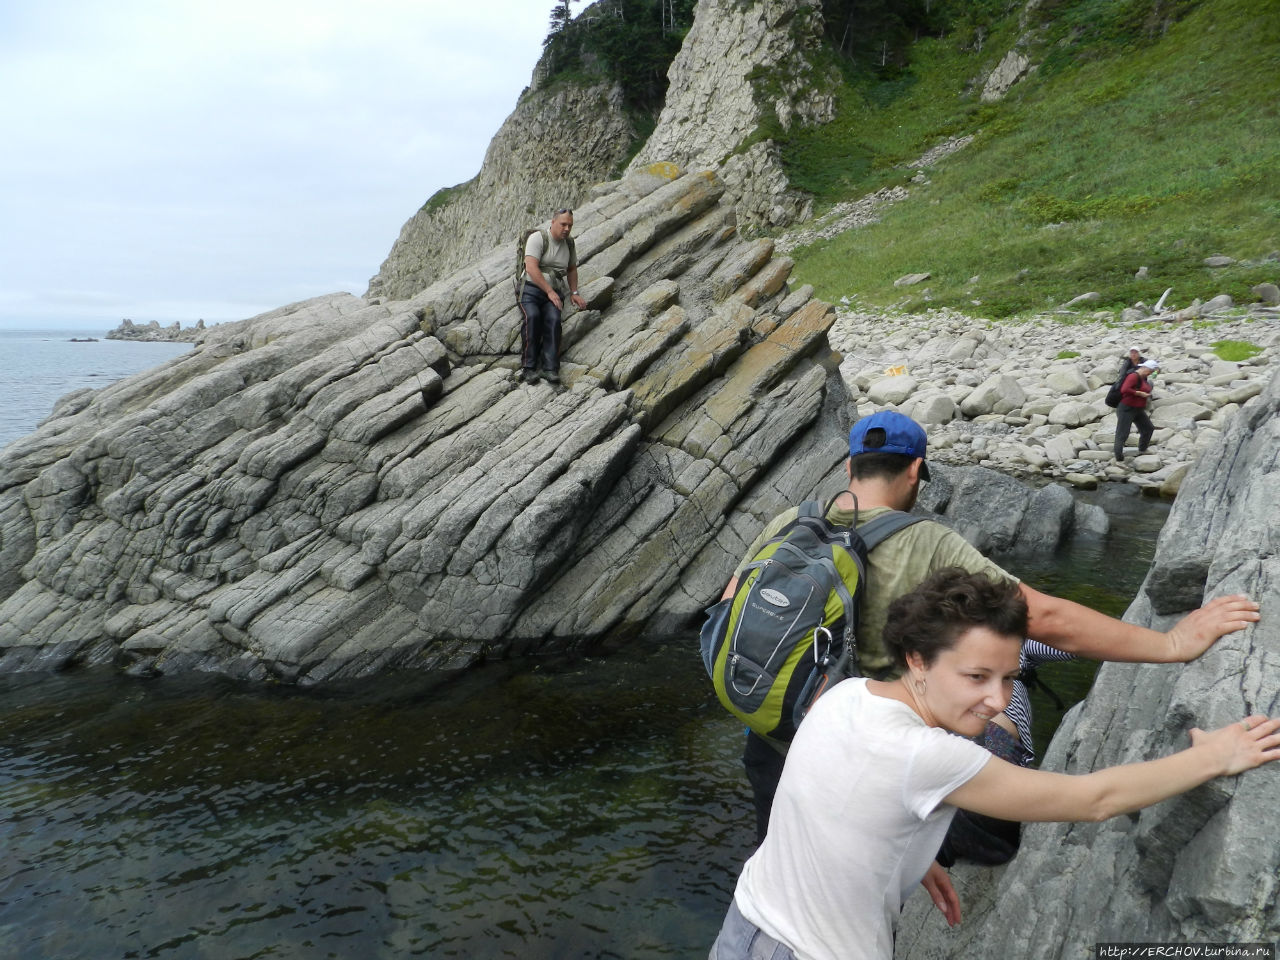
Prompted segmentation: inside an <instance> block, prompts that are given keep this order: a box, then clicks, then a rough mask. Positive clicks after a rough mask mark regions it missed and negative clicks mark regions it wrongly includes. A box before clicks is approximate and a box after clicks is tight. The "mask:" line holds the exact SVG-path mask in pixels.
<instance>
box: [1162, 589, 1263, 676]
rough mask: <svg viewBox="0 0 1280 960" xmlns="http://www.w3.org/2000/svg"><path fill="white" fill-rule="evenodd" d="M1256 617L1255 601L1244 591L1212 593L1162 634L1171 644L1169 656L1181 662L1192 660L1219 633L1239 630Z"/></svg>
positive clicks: (1205, 648)
mask: <svg viewBox="0 0 1280 960" xmlns="http://www.w3.org/2000/svg"><path fill="white" fill-rule="evenodd" d="M1258 619H1259V614H1258V605H1257V604H1256V603H1254V602H1253V601H1252V600H1250V599H1249V598H1248V597H1246V596H1245V595H1244V594H1242V593H1236V594H1232V595H1231V596H1228V597H1216V598H1215V599H1213V600H1210V601H1209V602H1208V603H1206V604H1205V605H1204V606H1203V607H1201V608H1200V609H1199V610H1193V611H1192V612H1191V613H1189V614H1187V615H1186V616H1185V617H1183V618H1182V619H1181V620H1179V621H1178V622H1177V623H1176V624H1174V625H1173V629H1171V630H1170V631H1169V632H1168V633H1166V634H1165V637H1166V638H1167V639H1168V641H1169V645H1170V647H1171V648H1172V656H1171V658H1170V659H1171V660H1172V661H1180V662H1184V663H1185V662H1186V661H1188V660H1194V659H1195V658H1196V657H1198V656H1200V654H1202V653H1204V652H1205V651H1206V650H1208V649H1209V648H1210V647H1211V646H1213V644H1214V643H1215V642H1216V641H1217V640H1218V638H1219V637H1222V636H1225V635H1226V634H1228V633H1235V632H1236V631H1237V630H1243V629H1244V628H1245V627H1247V626H1249V625H1250V624H1252V623H1257V622H1258Z"/></svg>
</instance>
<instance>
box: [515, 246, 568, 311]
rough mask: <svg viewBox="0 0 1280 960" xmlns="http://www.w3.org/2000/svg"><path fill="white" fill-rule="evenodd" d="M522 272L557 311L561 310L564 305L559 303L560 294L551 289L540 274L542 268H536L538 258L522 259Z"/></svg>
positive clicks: (528, 257)
mask: <svg viewBox="0 0 1280 960" xmlns="http://www.w3.org/2000/svg"><path fill="white" fill-rule="evenodd" d="M524 272H525V275H526V276H527V277H528V278H529V282H530V283H532V284H533V285H534V286H535V287H537V288H538V289H539V290H541V291H542V292H543V293H545V294H546V295H547V299H548V300H550V301H551V303H552V304H553V305H554V306H555V308H556V309H557V310H560V309H562V308H563V306H564V304H563V303H561V302H560V294H558V293H556V292H555V290H553V289H552V287H551V284H550V283H548V282H547V278H546V277H545V276H543V274H542V268H541V267H539V266H538V258H537V257H530V256H526V257H525V258H524Z"/></svg>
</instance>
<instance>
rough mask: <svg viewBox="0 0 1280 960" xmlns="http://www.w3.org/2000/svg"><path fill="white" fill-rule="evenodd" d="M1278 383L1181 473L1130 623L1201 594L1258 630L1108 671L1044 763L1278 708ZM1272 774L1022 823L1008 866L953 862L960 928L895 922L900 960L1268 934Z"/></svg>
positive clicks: (1077, 952) (1277, 870)
mask: <svg viewBox="0 0 1280 960" xmlns="http://www.w3.org/2000/svg"><path fill="white" fill-rule="evenodd" d="M1278 413H1280V382H1278V381H1276V380H1272V382H1271V384H1270V385H1269V386H1268V387H1267V389H1266V391H1265V392H1264V393H1263V394H1262V395H1261V396H1260V397H1259V398H1257V399H1255V400H1253V401H1250V402H1249V403H1248V404H1246V405H1245V406H1244V407H1243V408H1242V409H1241V411H1240V413H1239V414H1238V415H1237V417H1236V419H1235V421H1234V422H1233V424H1232V427H1231V428H1230V430H1229V432H1228V433H1227V435H1226V437H1225V438H1224V442H1223V443H1222V444H1221V445H1219V446H1218V447H1216V448H1214V449H1213V450H1210V451H1208V452H1206V453H1205V454H1204V456H1203V457H1202V458H1201V459H1200V460H1199V461H1198V462H1197V464H1196V465H1195V466H1194V467H1193V468H1192V469H1191V471H1190V473H1189V475H1188V476H1187V479H1186V480H1185V481H1184V483H1183V486H1182V490H1181V492H1180V494H1179V496H1178V500H1177V503H1176V504H1175V506H1174V509H1173V512H1172V514H1171V515H1170V518H1169V521H1168V522H1167V523H1166V525H1165V528H1164V530H1163V531H1162V533H1161V535H1160V542H1159V544H1158V546H1157V550H1156V558H1155V562H1154V563H1153V565H1152V567H1151V570H1150V571H1149V572H1148V574H1147V579H1146V581H1145V583H1144V584H1143V588H1142V590H1141V592H1140V593H1139V595H1138V597H1137V599H1136V600H1135V601H1134V603H1133V605H1132V606H1131V607H1130V608H1129V612H1128V614H1127V615H1126V619H1128V620H1130V621H1133V622H1136V623H1140V624H1143V625H1147V626H1151V627H1154V628H1156V629H1162V630H1163V629H1167V628H1168V627H1169V626H1171V625H1172V624H1173V622H1175V620H1176V619H1177V618H1178V617H1179V616H1180V615H1181V614H1182V613H1183V612H1185V611H1187V610H1189V609H1192V608H1194V607H1196V606H1197V605H1199V604H1200V603H1201V601H1202V598H1207V597H1215V596H1221V595H1223V594H1232V593H1245V594H1248V595H1250V596H1252V597H1253V598H1254V599H1256V600H1258V601H1259V602H1260V603H1261V604H1262V620H1261V621H1260V622H1259V623H1258V624H1256V625H1254V626H1252V627H1250V628H1249V629H1248V630H1246V631H1244V632H1243V633H1240V634H1234V635H1231V636H1228V637H1226V638H1224V639H1223V640H1220V641H1219V642H1218V643H1217V644H1216V645H1215V646H1214V647H1213V648H1212V649H1211V650H1210V651H1209V652H1208V653H1206V654H1205V655H1204V656H1203V657H1201V658H1200V659H1199V660H1197V661H1196V662H1194V663H1191V664H1188V665H1185V666H1182V665H1176V664H1175V665H1164V666H1154V665H1145V664H1106V665H1105V666H1104V667H1103V668H1102V670H1101V671H1100V672H1099V674H1098V677H1097V680H1096V681H1095V682H1094V686H1093V689H1092V691H1091V692H1090V694H1089V697H1088V699H1087V700H1085V701H1084V702H1083V703H1082V704H1080V705H1079V706H1077V707H1076V708H1075V709H1074V710H1073V711H1072V712H1071V713H1070V714H1069V715H1068V717H1067V720H1066V722H1064V724H1063V725H1062V727H1061V728H1060V729H1059V731H1058V733H1057V735H1056V736H1055V737H1054V740H1053V743H1052V745H1051V747H1050V749H1049V751H1048V753H1047V755H1046V757H1045V762H1044V766H1045V768H1046V769H1051V770H1060V771H1065V772H1069V773H1085V772H1088V771H1090V770H1096V769H1100V768H1102V767H1108V766H1113V765H1115V764H1119V763H1127V762H1132V761H1137V760H1147V759H1151V758H1153V757H1157V756H1162V755H1164V754H1168V753H1171V752H1173V751H1174V750H1177V749H1180V748H1182V747H1184V746H1186V745H1187V730H1188V729H1189V728H1190V727H1200V728H1202V729H1206V730H1208V729H1213V728H1215V727H1219V726H1222V725H1223V724H1227V723H1231V722H1235V721H1238V720H1240V718H1242V717H1244V716H1246V715H1248V714H1251V713H1265V714H1268V715H1270V716H1275V715H1276V713H1277V712H1278V711H1280V697H1278V696H1277V692H1276V691H1277V690H1280V619H1277V617H1276V616H1275V611H1276V609H1277V603H1278V602H1280V600H1278V596H1280V565H1277V563H1276V560H1275V557H1276V554H1277V551H1278V549H1280V544H1278V543H1277V533H1276V525H1275V522H1274V518H1275V509H1276V507H1275V504H1276V503H1277V502H1280V481H1278V478H1280V465H1278V463H1277V460H1278V453H1277V452H1278V451H1280V417H1278V416H1277V414H1278ZM1278 793H1280V769H1278V768H1277V767H1276V766H1275V765H1270V766H1267V767H1263V768H1260V769H1257V770H1251V771H1249V772H1247V773H1245V774H1243V775H1241V776H1239V777H1232V778H1229V779H1224V780H1216V781H1213V782H1211V783H1209V784H1206V785H1205V786H1203V787H1200V788H1198V789H1196V790H1193V791H1191V792H1190V793H1188V794H1185V795H1183V796H1181V797H1177V798H1174V799H1172V800H1169V801H1166V802H1165V803H1161V804H1158V805H1157V806H1155V807H1151V808H1149V809H1147V810H1144V811H1142V812H1141V813H1139V814H1137V815H1133V816H1129V817H1116V818H1113V819H1111V820H1107V821H1105V822H1103V823H1099V824H1035V825H1029V826H1027V827H1024V829H1023V840H1022V849H1021V850H1020V851H1019V853H1018V855H1017V857H1016V858H1015V859H1014V860H1013V862H1012V863H1011V864H1010V865H1009V866H1008V867H1006V868H1001V869H999V870H988V869H983V868H977V867H964V868H957V870H956V871H955V872H954V873H953V877H954V878H955V879H956V886H957V889H958V890H959V891H960V893H961V898H962V902H963V904H964V911H965V919H964V924H963V926H961V927H959V928H958V929H956V930H954V931H949V930H947V928H946V926H945V924H944V923H943V922H942V921H941V920H940V919H939V918H938V916H937V913H936V911H935V910H934V909H933V907H932V905H930V904H928V902H927V900H926V899H924V898H915V900H914V901H913V902H912V903H910V904H909V905H908V907H907V909H906V911H905V912H904V917H903V924H902V928H901V929H900V931H899V936H898V940H897V947H896V953H897V956H900V957H912V958H921V957H924V958H942V957H970V956H1010V957H1023V956H1025V957H1031V956H1034V957H1044V958H1050V960H1056V958H1067V957H1079V956H1085V955H1089V954H1092V952H1093V944H1094V943H1095V942H1101V941H1138V942H1160V943H1206V942H1214V943H1242V942H1259V941H1262V942H1274V941H1275V940H1277V939H1278V938H1280V844H1277V843H1276V841H1275V822H1276V812H1275V811H1276V803H1275V798H1276V796H1277V794H1278Z"/></svg>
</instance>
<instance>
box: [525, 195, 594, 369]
mask: <svg viewBox="0 0 1280 960" xmlns="http://www.w3.org/2000/svg"><path fill="white" fill-rule="evenodd" d="M572 230H573V211H572V210H570V209H569V208H568V207H564V208H562V209H560V210H557V211H556V214H555V216H554V217H552V218H551V226H550V228H549V229H546V230H543V229H540V228H539V229H536V230H529V231H526V232H525V234H524V236H523V237H522V238H521V247H522V251H523V262H522V265H521V266H522V269H518V270H517V274H516V299H517V301H518V302H519V304H520V314H521V321H520V376H521V379H522V380H524V382H525V383H536V382H537V381H538V378H539V377H542V378H543V379H546V380H548V381H549V382H551V383H559V382H560V322H561V314H562V312H563V310H564V301H565V300H569V301H570V302H571V303H573V305H574V306H575V307H577V308H578V309H579V310H581V309H583V308H585V307H586V305H587V302H586V301H585V300H583V299H582V297H580V296H578V251H577V249H576V247H575V246H574V243H573V238H572V237H571V236H569V233H570V231H572Z"/></svg>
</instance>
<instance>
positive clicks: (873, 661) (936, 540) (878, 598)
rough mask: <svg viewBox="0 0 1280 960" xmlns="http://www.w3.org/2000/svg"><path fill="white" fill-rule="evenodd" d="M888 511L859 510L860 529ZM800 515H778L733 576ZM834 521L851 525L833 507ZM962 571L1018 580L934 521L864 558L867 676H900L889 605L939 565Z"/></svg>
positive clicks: (862, 653)
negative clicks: (889, 647)
mask: <svg viewBox="0 0 1280 960" xmlns="http://www.w3.org/2000/svg"><path fill="white" fill-rule="evenodd" d="M888 509H889V508H888V507H871V508H869V509H865V510H860V511H858V526H859V527H861V526H862V525H863V524H864V523H866V522H867V521H868V520H872V519H874V518H875V517H878V516H880V514H882V513H884V512H885V511H887V510H888ZM799 514H800V508H799V507H792V508H791V509H789V510H787V511H785V512H783V513H781V514H779V515H778V516H776V517H774V519H773V520H772V521H770V523H769V525H768V526H766V527H765V528H764V530H763V531H761V533H760V536H758V537H756V539H755V542H753V543H752V544H751V548H750V549H749V550H747V555H746V556H745V557H744V558H743V560H742V563H740V564H739V565H738V569H737V570H735V571H734V572H733V575H734V576H735V577H737V578H739V579H741V578H742V574H743V570H744V568H745V567H746V566H747V564H749V563H750V562H751V559H752V558H753V557H754V556H755V555H756V554H757V553H759V552H760V548H761V547H763V546H764V544H765V541H767V540H769V539H770V538H772V537H774V536H776V535H777V533H778V531H779V530H781V529H782V528H783V527H785V526H786V525H787V524H788V523H791V522H792V521H793V520H795V519H796V517H797V516H799ZM827 519H828V520H829V521H831V522H832V523H837V524H841V525H843V526H847V525H848V524H850V523H852V522H853V511H852V510H846V509H842V508H841V507H839V506H833V507H832V508H831V509H830V510H828V511H827ZM953 566H954V567H961V568H962V569H964V570H967V571H969V572H970V573H985V574H986V575H987V576H989V577H992V578H996V577H1000V578H1004V579H1007V580H1014V581H1016V580H1017V577H1014V576H1013V575H1011V574H1010V573H1008V572H1007V571H1005V570H1004V569H1003V568H1001V567H1000V566H999V565H998V564H995V563H992V562H991V561H990V560H988V559H987V558H986V557H984V556H983V555H982V554H981V553H979V552H978V551H977V550H976V549H974V547H973V546H972V545H971V544H970V543H969V542H968V541H967V540H965V538H964V537H962V536H960V534H958V533H956V532H955V531H954V530H952V529H950V528H949V527H944V526H943V525H942V524H940V523H936V522H934V521H932V520H922V521H921V522H919V523H913V524H912V525H911V526H909V527H907V528H905V529H903V530H899V531H898V532H897V533H895V534H894V535H893V536H891V537H890V538H889V539H888V540H885V541H884V542H883V543H881V544H880V546H878V547H876V548H875V549H874V550H872V551H871V553H870V555H869V556H868V558H867V589H866V590H865V591H863V595H862V614H861V624H860V627H859V630H858V657H859V659H860V660H861V662H862V668H863V670H865V671H866V672H868V673H881V672H882V671H885V670H891V672H892V673H893V675H895V676H896V675H897V674H898V673H900V670H899V668H898V667H897V666H896V665H895V664H894V663H893V660H892V658H891V657H890V656H889V655H888V654H887V653H886V652H885V649H884V643H883V641H882V640H881V637H880V635H881V633H882V632H883V631H884V625H885V620H886V618H887V614H888V610H889V604H890V603H892V602H893V601H894V600H896V599H897V598H898V597H900V596H902V595H903V594H904V593H908V592H910V591H911V590H913V589H915V588H916V587H917V586H919V585H920V583H921V582H923V581H924V579H925V578H926V577H928V576H929V574H931V573H933V572H934V571H935V570H940V569H942V568H943V567H953Z"/></svg>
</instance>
